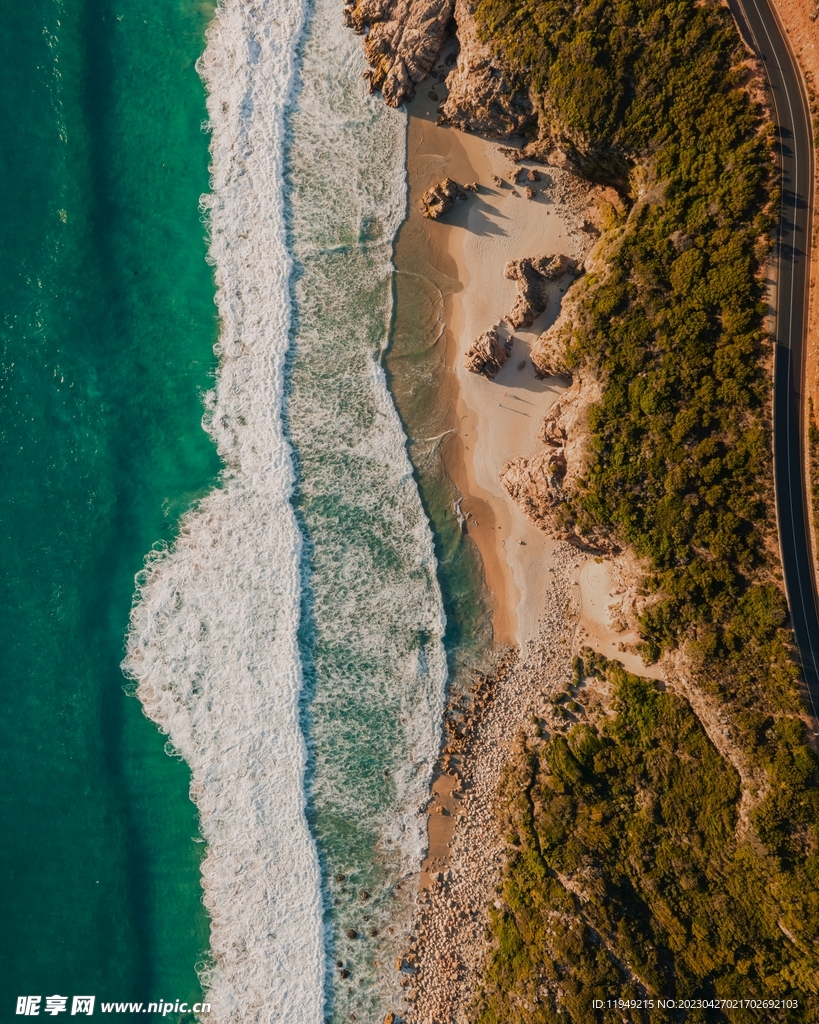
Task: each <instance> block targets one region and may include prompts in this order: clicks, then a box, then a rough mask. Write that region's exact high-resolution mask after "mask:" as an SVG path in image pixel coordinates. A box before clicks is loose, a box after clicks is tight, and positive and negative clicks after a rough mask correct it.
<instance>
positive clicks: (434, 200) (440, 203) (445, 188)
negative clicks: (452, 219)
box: [418, 178, 478, 220]
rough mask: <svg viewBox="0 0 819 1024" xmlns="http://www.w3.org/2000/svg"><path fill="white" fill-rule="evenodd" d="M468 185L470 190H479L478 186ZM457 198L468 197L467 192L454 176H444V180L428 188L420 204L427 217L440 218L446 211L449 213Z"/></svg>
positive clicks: (431, 218)
mask: <svg viewBox="0 0 819 1024" xmlns="http://www.w3.org/2000/svg"><path fill="white" fill-rule="evenodd" d="M467 187H468V188H469V190H470V191H475V192H477V190H478V189H477V186H475V188H474V189H472V188H471V187H470V186H467ZM456 199H466V192H465V191H464V189H463V188H461V186H460V185H459V184H458V182H457V181H454V180H453V179H452V178H444V180H443V181H440V182H438V183H437V184H436V185H433V186H432V187H431V188H428V189H427V190H426V192H425V193H424V194H423V195H422V196H421V201H420V203H419V204H418V205H419V208H420V210H421V213H422V214H423V215H424V216H425V217H429V218H430V220H438V219H439V218H440V217H443V216H444V214H445V213H449V211H450V210H451V209H452V207H453V206H454V205H455V200H456Z"/></svg>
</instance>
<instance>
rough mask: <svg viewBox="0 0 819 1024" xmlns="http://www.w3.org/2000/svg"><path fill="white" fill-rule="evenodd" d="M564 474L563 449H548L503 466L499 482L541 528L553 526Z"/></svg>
mask: <svg viewBox="0 0 819 1024" xmlns="http://www.w3.org/2000/svg"><path fill="white" fill-rule="evenodd" d="M565 474H566V456H565V455H564V453H563V449H562V448H549V449H548V450H547V451H544V452H540V453H539V454H538V455H535V456H534V458H531V459H526V458H523V456H519V457H518V458H517V459H512V461H511V462H507V464H506V465H505V466H504V467H503V469H502V470H501V472H500V482H501V483H502V484H503V486H504V488H505V489H506V491H507V493H508V494H509V496H510V497H511V498H512V500H513V501H514V502H516V503H517V504H518V506H519V507H520V508H521V509H522V511H523V512H524V513H525V514H526V515H527V516H528V517H529V519H531V520H532V522H533V523H535V525H536V526H539V527H540V528H541V529H542V530H550V529H551V528H552V527H553V521H554V510H555V508H556V507H557V505H559V504H560V502H561V500H562V490H561V481H562V480H563V477H564V476H565Z"/></svg>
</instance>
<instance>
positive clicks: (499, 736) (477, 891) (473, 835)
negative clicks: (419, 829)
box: [388, 544, 579, 1024]
mask: <svg viewBox="0 0 819 1024" xmlns="http://www.w3.org/2000/svg"><path fill="white" fill-rule="evenodd" d="M578 564H579V560H578V553H577V551H576V550H575V549H573V548H572V547H570V546H569V545H568V544H561V545H559V546H557V547H556V548H555V551H554V559H553V562H552V568H551V570H550V575H551V579H552V586H551V588H550V594H549V602H548V608H547V612H546V614H545V616H544V617H543V619H542V622H541V631H540V635H539V637H538V638H537V640H535V641H530V642H529V645H528V649H527V650H526V651H525V652H520V653H518V652H517V651H513V650H510V649H507V650H506V651H505V652H503V653H502V654H501V656H500V659H499V661H498V663H497V664H496V665H495V667H494V669H493V670H492V671H491V672H489V673H487V674H479V673H476V676H475V681H474V685H473V688H472V690H471V691H470V693H469V694H467V695H465V696H464V697H462V698H459V699H458V700H457V701H456V702H455V703H454V704H453V703H451V704H450V706H449V707H448V708H447V711H446V713H445V725H446V736H447V740H446V743H445V745H444V747H443V750H442V757H441V760H440V762H439V766H438V768H439V771H440V772H441V773H443V774H445V775H449V776H451V778H452V782H453V789H454V795H455V804H456V810H455V811H454V817H455V828H454V834H453V838H452V843H451V848H450V853H449V856H448V858H446V859H442V860H441V861H440V862H438V863H433V864H432V865H431V866H430V867H431V870H430V872H429V873H428V879H429V883H430V884H429V885H428V886H427V887H426V888H424V889H422V891H421V894H420V896H419V901H418V910H417V916H416V919H415V921H414V923H413V931H412V936H411V939H410V943H409V947H408V949H407V951H406V953H405V955H404V956H403V957H402V958H401V959H400V960H398V961H397V962H396V969H397V970H398V971H400V973H401V975H402V977H401V982H400V983H401V986H402V987H403V988H404V989H405V991H406V1006H405V1007H404V1008H403V1011H402V1012H400V1014H399V1015H396V1016H393V1020H394V1021H397V1020H399V1019H401V1018H402V1017H403V1019H406V1020H407V1021H410V1022H417V1024H470V1022H471V1017H470V1007H471V1006H472V1003H473V1002H474V999H475V996H476V994H477V991H478V985H479V984H480V978H481V972H482V967H483V964H484V960H485V957H486V954H487V952H488V945H487V941H486V925H487V908H488V907H490V906H491V905H492V904H493V903H494V905H495V906H496V907H498V908H499V907H500V906H501V901H500V898H499V891H498V889H499V884H500V881H501V877H502V870H503V865H504V863H505V858H506V852H505V851H506V841H505V839H504V837H503V835H502V834H501V832H500V829H499V826H498V822H497V818H496V814H495V808H496V801H497V791H498V787H499V785H500V783H501V780H502V777H503V774H504V770H505V768H506V766H507V764H508V763H509V761H510V758H511V756H512V754H513V752H514V750H515V748H516V744H517V742H518V741H519V738H520V737H521V735H523V734H528V733H530V732H531V731H532V729H533V728H535V726H533V718H534V717H535V716H538V717H540V718H543V717H549V710H548V709H549V706H550V705H551V703H552V698H553V697H554V696H555V695H556V694H557V693H559V692H560V691H562V690H565V689H566V687H567V686H568V685H569V683H570V681H571V676H572V646H573V640H574V632H575V624H576V616H577V611H578V609H577V608H576V606H575V602H574V600H573V597H572V594H571V590H572V583H573V579H572V571H573V569H575V568H576V567H577V565H578ZM388 1019H389V1015H388Z"/></svg>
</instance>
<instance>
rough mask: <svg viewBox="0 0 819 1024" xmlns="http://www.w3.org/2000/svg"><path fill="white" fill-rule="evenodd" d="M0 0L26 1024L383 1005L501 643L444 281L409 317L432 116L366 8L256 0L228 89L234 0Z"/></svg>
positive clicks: (0, 974)
mask: <svg viewBox="0 0 819 1024" xmlns="http://www.w3.org/2000/svg"><path fill="white" fill-rule="evenodd" d="M0 3H1V4H2V13H3V14H4V15H5V18H4V34H3V37H2V41H0V47H2V48H3V61H4V63H3V67H4V69H5V74H4V76H3V77H2V78H0V103H2V111H3V114H4V117H3V128H2V139H3V145H2V150H1V151H0V152H2V156H1V157H0V159H1V160H2V165H1V166H2V175H3V179H2V180H3V183H4V195H5V197H6V208H5V213H4V216H3V217H2V218H0V238H2V243H0V244H1V246H2V252H3V255H4V274H3V277H2V279H0V294H2V299H1V300H0V310H2V318H3V319H2V346H3V349H2V376H0V402H1V403H2V417H0V431H2V437H0V451H2V459H3V469H4V473H3V489H2V494H1V495H0V525H2V530H3V539H4V545H5V549H6V564H5V567H4V568H5V572H4V573H3V574H2V584H0V585H1V586H2V587H3V601H4V608H5V610H6V615H5V616H4V617H3V619H2V625H0V629H2V631H3V636H2V648H0V649H2V651H3V654H4V658H3V669H4V671H3V681H4V688H5V694H6V709H5V710H6V714H5V715H4V716H3V725H2V728H3V733H4V734H3V737H2V755H1V756H2V765H3V770H4V781H3V787H2V795H0V803H1V804H2V807H3V830H4V843H3V846H2V853H0V857H1V858H2V860H1V861H0V878H2V883H3V885H4V887H5V889H6V892H5V895H4V904H3V906H4V910H5V919H4V927H3V929H2V938H0V1020H6V1019H9V1018H10V1016H11V1015H13V1011H14V1003H15V1000H16V998H17V997H18V996H20V995H31V994H34V995H36V994H39V995H41V996H43V997H45V996H46V995H51V994H53V993H60V994H63V995H67V996H69V997H70V996H72V995H76V994H95V995H96V996H97V998H98V999H99V1000H111V1001H130V1000H136V1001H145V1002H147V1001H149V1000H158V999H163V1000H176V999H179V1000H187V1001H189V1002H193V1001H195V1000H196V999H197V998H198V997H199V996H201V993H202V984H204V988H205V990H206V991H207V993H208V994H209V995H210V996H212V997H213V999H214V1005H215V1006H216V1007H217V1012H216V1015H215V1017H214V1018H213V1019H217V1020H219V1021H220V1022H223V1021H224V1022H228V1021H230V1022H236V1024H239V1022H241V1024H248V1022H267V1021H272V1020H284V1019H286V1020H288V1022H293V1024H300V1022H302V1021H304V1022H305V1024H308V1022H309V1024H318V1022H319V1021H320V1020H321V1018H322V1016H323V1017H324V1018H325V1019H327V1020H332V1021H337V1022H339V1024H340V1022H341V1021H346V1020H349V1019H352V1016H353V1015H354V1016H355V1018H356V1019H358V1020H359V1021H364V1020H366V1021H370V1020H372V1021H381V1020H382V1019H383V1016H384V1013H385V1012H386V1010H387V1009H389V1008H393V1009H400V992H399V990H398V988H397V978H396V974H395V971H394V969H393V962H394V957H395V956H396V955H397V954H398V953H400V952H401V951H402V949H403V945H404V943H405V940H406V936H407V933H408V928H409V919H410V914H411V910H412V903H413V892H414V886H415V881H416V878H415V872H416V871H417V868H418V865H419V861H420V857H421V854H422V852H423V844H424V820H423V804H424V801H425V798H426V792H427V784H428V781H429V777H430V773H431V769H432V763H433V761H434V758H435V754H436V750H437V743H438V726H439V721H440V711H441V707H442V703H443V699H444V693H445V685H446V680H447V676H448V675H449V679H450V681H452V680H453V678H455V676H456V673H457V668H458V666H459V665H467V664H468V663H470V661H471V660H472V659H475V658H479V657H480V655H481V653H482V652H483V651H484V650H485V649H486V646H487V644H488V643H489V634H488V620H487V616H486V599H485V594H484V593H483V591H482V584H481V580H480V572H479V569H478V567H477V563H476V559H475V552H474V551H473V550H472V549H471V547H470V546H469V545H468V544H467V542H466V541H464V539H463V538H462V537H461V535H460V533H459V531H458V530H457V529H456V527H455V525H454V520H453V517H452V513H451V504H452V501H453V500H454V498H455V497H456V495H455V494H454V492H453V489H452V486H451V484H450V483H449V482H448V480H447V479H446V475H445V473H444V472H443V469H442V465H441V462H440V459H439V458H438V454H437V453H438V447H439V446H438V440H439V437H440V436H444V434H445V430H446V424H445V423H444V419H445V416H443V413H442V412H441V410H438V411H437V412H436V413H435V415H434V416H433V417H432V418H431V417H430V415H429V413H428V411H427V410H428V409H429V408H432V406H433V405H434V401H433V392H434V390H435V387H436V381H437V380H438V379H439V376H440V374H441V373H442V372H443V367H442V363H441V362H440V359H437V358H436V359H432V360H431V361H430V358H428V353H427V350H428V348H429V345H430V340H429V339H430V338H434V337H436V336H437V334H438V333H439V326H440V325H439V324H438V323H437V318H438V316H439V313H438V310H437V306H436V301H437V300H436V299H435V297H434V296H430V295H427V294H426V292H424V290H423V282H421V281H420V279H419V282H418V283H416V284H413V283H412V281H410V279H409V278H408V279H407V281H406V282H405V283H404V284H400V283H399V287H398V289H397V296H398V307H397V308H398V316H399V319H398V322H397V323H393V321H394V318H395V311H396V294H395V292H396V289H395V281H394V277H393V267H392V263H391V259H392V252H393V242H394V238H395V235H396V232H397V230H398V228H399V225H400V223H401V221H402V219H403V216H404V211H405V202H406V186H405V179H404V160H405V130H406V122H405V115H404V114H402V113H400V112H395V111H391V110H389V109H387V108H385V107H384V105H383V104H382V102H381V100H380V98H378V97H369V96H368V95H367V93H366V90H365V88H364V85H363V82H362V79H361V72H362V70H363V68H364V61H363V55H362V53H361V45H360V40H358V39H357V38H356V37H354V36H352V35H351V34H349V33H347V32H346V31H345V30H344V28H343V26H342V18H341V5H340V3H336V2H335V0H315V2H314V3H311V4H307V3H305V2H304V0H257V2H253V3H247V4H239V3H237V2H232V3H229V4H227V5H226V6H225V7H224V8H223V9H222V10H221V11H220V14H219V15H218V17H217V20H216V22H214V24H213V25H212V26H211V32H210V34H209V36H208V45H207V51H206V52H205V55H204V57H203V58H202V63H201V65H200V66H199V67H200V71H201V73H202V74H203V76H204V78H205V80H206V82H207V86H208V89H209V93H210V98H209V100H208V105H207V110H206V106H205V88H204V86H203V84H202V81H201V80H200V78H199V77H198V75H197V72H196V69H195V67H194V64H195V62H196V61H197V58H199V57H200V54H202V51H203V48H204V47H205V29H206V28H207V26H208V23H209V21H210V19H211V18H212V16H213V13H214V7H213V4H212V3H210V2H204V0H199V2H194V0H147V2H146V0H141V2H140V3H137V2H135V0H35V2H34V3H32V4H27V5H25V6H24V7H23V6H22V5H13V4H12V3H10V2H9V0H0ZM206 120H207V121H208V122H209V123H208V125H207V127H208V128H209V130H210V135H208V134H206V133H204V132H203V131H202V130H201V126H202V123H203V122H204V121H206ZM209 139H210V145H211V153H210V157H209V156H208V144H209ZM209 166H210V169H211V172H212V175H213V182H212V185H213V190H212V194H211V196H210V198H209V199H207V200H206V202H205V204H204V206H205V207H206V208H207V211H208V217H209V218H210V231H211V236H212V237H211V241H210V251H209V255H207V261H206V242H205V240H204V236H205V234H206V226H205V223H204V218H202V216H201V214H200V209H199V197H200V194H202V193H206V192H208V188H209V177H208V167H209ZM208 262H209V263H210V264H211V266H215V268H216V284H217V285H218V289H219V291H218V311H219V314H220V315H221V333H220V324H219V322H217V309H216V307H215V306H214V287H215V286H214V279H213V270H212V269H211V266H209V265H208ZM413 280H414V279H413ZM419 289H420V290H419ZM391 331H392V334H393V336H394V341H395V350H394V357H393V363H392V367H391V377H390V380H391V383H392V385H393V387H394V389H395V393H396V395H397V396H398V402H399V407H400V409H401V414H402V416H403V423H402V420H401V419H399V416H398V414H397V413H396V410H395V407H394V405H393V402H392V398H391V396H390V392H389V390H388V386H387V384H388V380H387V375H386V374H385V372H384V368H383V363H384V359H385V349H386V346H387V344H388V340H389V338H390V335H391ZM217 337H218V347H217V350H218V354H219V363H218V367H217V361H216V359H215V357H214V354H213V346H214V344H215V343H216V342H217ZM205 392H208V395H207V396H206V395H205ZM203 403H204V406H205V407H206V409H207V415H206V424H207V432H206V431H204V430H203V429H202V426H201V420H202V414H203ZM442 417H443V418H442ZM407 433H408V434H409V437H410V440H409V442H408V441H407V436H406V434H407ZM431 435H434V436H431ZM411 458H412V461H411ZM419 485H420V491H419ZM191 510H192V511H191ZM180 519H181V525H180ZM430 520H431V524H430ZM430 527H432V528H430ZM177 536H178V537H179V539H178V540H177ZM151 551H154V552H155V553H156V554H154V555H153V556H152V557H150V558H149V561H148V565H147V569H146V571H145V572H143V573H142V574H141V575H140V583H139V588H138V592H137V594H136V598H135V593H134V591H135V585H134V577H135V574H137V573H138V572H139V571H140V569H141V567H142V565H143V560H144V558H145V556H146V554H147V553H149V552H151ZM134 600H135V602H136V603H135V604H134V606H133V611H132V609H131V605H132V601H134ZM129 613H131V618H130V634H129V641H128V660H127V664H128V671H129V672H130V674H131V676H132V678H133V679H134V680H135V681H136V682H137V683H138V684H139V690H140V699H141V700H142V701H143V703H144V705H145V708H146V710H147V711H148V713H149V714H150V715H151V717H152V718H153V719H154V720H155V721H156V723H157V724H158V725H159V726H160V728H161V730H162V732H164V733H166V734H167V735H168V737H169V746H168V749H169V750H171V749H173V750H175V751H176V752H178V753H179V754H180V755H182V756H184V758H185V760H187V762H188V764H185V763H184V762H183V761H182V760H181V758H179V757H176V758H173V757H169V756H168V754H167V753H166V749H165V739H164V738H163V736H162V734H161V732H160V731H159V730H157V728H156V726H155V725H154V724H152V723H151V722H150V721H148V720H147V718H146V717H145V716H144V715H143V713H142V710H141V708H140V705H139V703H138V701H137V700H136V699H134V697H132V696H126V693H125V689H126V686H127V684H126V682H125V679H124V677H123V674H122V671H121V668H120V663H121V661H122V658H123V653H124V644H125V634H126V631H127V630H128V629H129ZM188 765H190V767H189V766H188ZM192 777H193V794H194V796H195V798H196V802H197V808H198V812H199V813H197V808H195V807H194V805H193V804H192V803H191V801H190V799H189V796H188V790H189V786H190V785H191V778H192ZM200 824H201V836H200ZM203 837H204V839H206V840H207V843H206V844H205V843H204V842H203ZM206 850H207V859H206V860H205V861H204V868H203V869H204V874H205V893H204V902H205V904H206V906H207V908H208V912H207V913H206V911H205V909H204V907H203V905H202V902H203V891H202V887H201V885H200V867H202V864H203V862H202V856H203V854H204V853H205V851H206ZM211 925H212V926H213V930H212V932H210V933H209V929H210V928H211ZM209 943H211V945H212V948H213V949H214V950H215V952H216V953H217V958H216V960H215V961H214V960H212V959H210V958H209V953H208V946H209ZM197 967H199V968H202V967H204V968H205V970H204V973H203V974H202V981H201V982H200V978H199V977H198V976H197ZM130 1016H133V1019H134V1020H146V1019H149V1018H148V1016H147V1015H145V1014H143V1015H139V1016H136V1015H130ZM128 1017H129V1015H128V1014H121V1015H120V1018H119V1019H127V1018H128ZM165 1019H166V1020H167V1019H171V1020H174V1019H176V1018H175V1017H174V1016H173V1015H171V1016H170V1018H169V1017H166V1018H165Z"/></svg>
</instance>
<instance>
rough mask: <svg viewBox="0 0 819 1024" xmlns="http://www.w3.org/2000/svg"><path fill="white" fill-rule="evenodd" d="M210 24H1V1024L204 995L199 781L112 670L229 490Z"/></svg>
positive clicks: (33, 7) (169, 1)
mask: <svg viewBox="0 0 819 1024" xmlns="http://www.w3.org/2000/svg"><path fill="white" fill-rule="evenodd" d="M212 13H213V5H212V3H211V2H205V0H27V2H26V3H19V2H17V0H14V2H12V0H0V15H1V17H2V24H3V32H2V34H1V35H0V55H1V56H0V67H2V68H3V73H2V75H0V139H1V140H2V142H1V143H0V175H1V176H2V177H1V179H0V180H2V196H3V207H2V216H0V252H1V253H2V275H0V317H2V328H1V330H2V339H1V341H0V345H1V346H2V357H1V358H2V365H1V368H0V453H1V454H0V457H1V458H2V488H1V489H0V535H2V546H3V556H4V557H3V572H2V576H0V588H1V589H0V594H2V597H1V598H0V600H2V609H3V615H2V618H0V652H2V680H3V684H2V685H3V697H4V708H3V715H2V739H1V740H0V757H2V785H0V806H2V837H3V838H2V845H0V880H1V881H2V887H3V890H4V891H3V897H2V907H3V922H2V928H0V1020H2V1021H6V1020H11V1019H12V1018H13V1017H15V1002H16V998H17V997H18V996H20V995H28V994H35V995H41V996H43V997H45V996H46V995H51V994H54V993H59V994H62V995H66V996H69V997H71V996H73V995H77V994H94V995H96V996H97V998H98V1000H99V999H110V1000H130V999H134V1000H145V1001H148V1000H155V999H160V998H161V999H165V1000H175V999H180V1000H192V999H195V998H196V996H197V994H198V993H199V991H200V990H199V983H198V979H197V976H196V973H195V964H196V963H197V961H198V960H201V959H202V957H203V955H204V951H205V950H206V949H207V940H208V921H207V916H206V914H205V912H204V909H203V907H202V905H201V902H200V900H201V890H200V885H199V861H200V856H201V852H202V846H201V845H200V844H199V843H198V842H197V841H196V839H197V820H196V815H195V810H194V807H193V804H192V803H191V802H190V800H189V798H188V785H189V772H188V769H187V767H186V765H184V764H183V763H181V762H180V761H178V760H174V759H172V758H170V757H168V756H167V755H166V753H165V752H164V748H163V738H162V736H161V735H160V734H159V732H158V731H157V729H156V727H155V726H154V725H153V724H152V723H151V722H149V721H148V720H147V719H145V718H144V717H143V715H142V712H141V709H140V705H139V704H138V702H137V701H136V699H135V698H133V697H130V696H127V695H126V693H125V690H124V688H125V680H124V679H123V676H122V674H121V671H120V668H119V665H120V661H121V659H122V656H123V639H124V633H125V630H126V627H127V624H128V615H129V609H130V604H131V600H132V596H133V592H134V574H135V573H137V572H138V571H139V569H140V567H141V566H142V563H143V558H144V555H145V552H146V551H148V550H150V548H151V546H152V545H153V544H154V543H156V542H157V541H160V540H163V539H165V540H169V539H171V538H172V537H173V534H174V529H175V524H176V522H177V519H178V516H179V514H180V512H181V511H183V510H184V509H185V508H187V507H189V506H190V504H191V503H192V502H194V501H195V500H196V498H197V497H198V496H199V495H201V494H203V493H204V492H205V491H206V490H207V489H208V488H209V487H210V486H211V485H212V484H213V481H214V479H215V478H216V475H217V473H218V469H219V466H218V462H217V458H216V453H215V449H214V447H213V445H212V443H211V441H210V439H209V438H208V437H207V435H206V434H205V433H204V432H203V431H202V430H201V428H200V420H201V416H202V399H201V395H202V392H203V391H204V390H205V389H207V388H208V387H209V386H210V384H211V374H212V371H213V369H214V357H213V352H212V346H213V344H214V341H215V338H216V330H217V324H216V319H215V312H216V311H215V307H214V304H213V294H214V288H213V281H212V274H211V271H210V269H209V267H208V266H207V264H206V263H205V251H206V244H205V240H204V234H205V232H204V228H203V226H202V223H201V222H200V218H199V211H198V206H197V203H198V197H199V195H200V194H201V193H203V192H205V191H206V190H207V187H208V173H207V163H208V153H207V144H208V138H207V136H206V135H205V134H203V133H202V131H201V129H200V124H201V122H202V121H203V120H204V118H205V106H204V100H205V95H204V88H203V86H202V83H201V81H200V79H199V77H198V76H197V74H196V71H195V68H194V62H195V60H196V58H197V57H198V56H199V54H200V53H201V51H202V49H203V45H204V31H205V28H206V25H207V22H208V20H209V18H210V17H211V15H212ZM68 1012H69V1014H70V999H69V1011H68ZM67 1016H68V1014H67ZM57 1019H59V1018H57ZM118 1019H125V1017H124V1015H123V1016H120V1017H119V1018H118ZM135 1019H139V1020H143V1021H145V1020H149V1019H151V1018H150V1017H149V1016H148V1015H147V1014H146V1015H142V1016H140V1017H139V1018H135ZM165 1019H166V1020H174V1019H176V1018H175V1017H174V1016H170V1017H166V1018H165Z"/></svg>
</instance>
